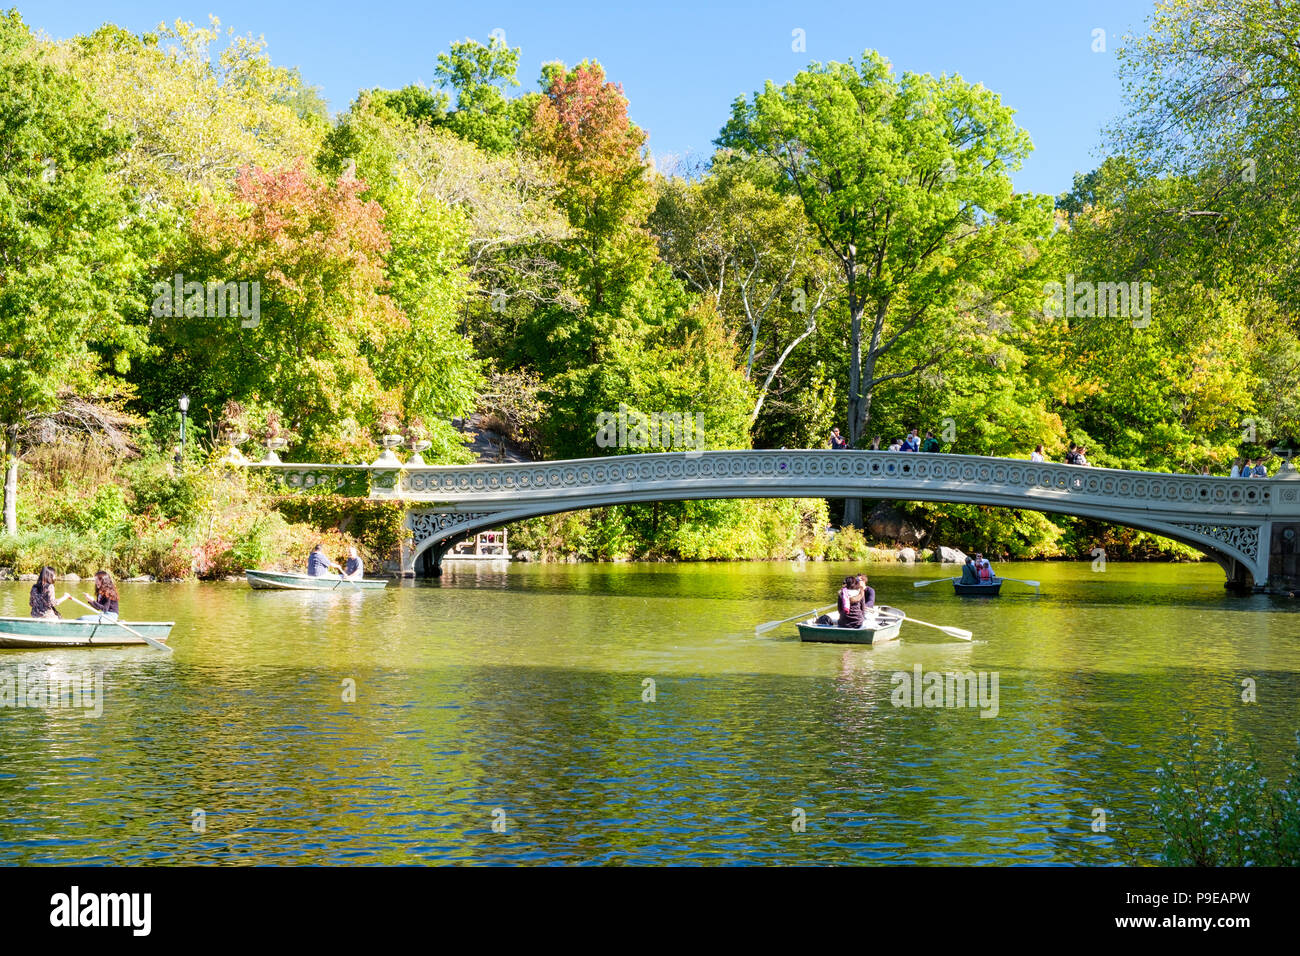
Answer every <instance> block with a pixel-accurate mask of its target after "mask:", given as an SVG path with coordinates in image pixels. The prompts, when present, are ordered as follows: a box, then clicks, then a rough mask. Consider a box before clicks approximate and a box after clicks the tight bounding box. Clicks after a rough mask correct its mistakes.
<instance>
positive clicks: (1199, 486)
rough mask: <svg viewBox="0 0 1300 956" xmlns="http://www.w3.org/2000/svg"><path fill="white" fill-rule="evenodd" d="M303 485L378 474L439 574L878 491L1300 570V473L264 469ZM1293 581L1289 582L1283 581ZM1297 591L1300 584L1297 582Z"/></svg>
mask: <svg viewBox="0 0 1300 956" xmlns="http://www.w3.org/2000/svg"><path fill="white" fill-rule="evenodd" d="M259 467H264V468H270V469H275V470H277V471H279V472H280V473H281V477H282V479H283V481H284V482H285V484H286V485H287V486H289V487H290V488H300V489H307V488H313V487H321V486H326V487H332V486H335V485H339V484H341V483H342V481H343V478H342V474H343V472H344V471H351V472H353V473H355V472H356V471H357V470H358V467H360V469H362V470H364V471H366V472H368V473H369V497H370V498H372V499H377V500H398V501H402V502H404V503H405V504H406V505H407V508H408V511H407V526H408V527H409V528H410V530H411V535H412V540H413V544H412V546H411V547H410V548H407V549H405V550H404V552H403V558H402V565H403V568H402V569H403V571H404V572H407V573H414V572H415V571H416V567H417V562H422V565H423V567H424V569H425V570H426V572H428V571H431V572H433V573H437V567H438V564H439V562H440V560H441V556H442V554H443V552H445V551H446V550H447V549H448V548H450V547H451V546H452V545H453V544H454V543H455V542H457V541H459V540H461V539H462V538H465V537H467V536H469V535H471V534H474V533H476V532H478V531H481V530H484V529H487V528H494V527H499V526H501V525H503V524H508V523H510V522H512V521H518V520H520V519H522V518H531V517H536V516H537V515H545V514H555V513H557V512H563V511H574V510H579V509H583V508H596V507H603V506H606V505H616V504H629V503H633V502H652V501H683V500H688V499H706V498H876V499H890V500H896V501H935V502H949V503H960V504H973V505H986V506H991V507H999V508H1021V509H1030V510H1034V511H1044V512H1052V513H1055V514H1063V515H1074V516H1077V517H1082V518H1093V519H1096V520H1098V521H1104V522H1108V523H1111V524H1117V525H1124V526H1127V527H1130V528H1139V529H1142V530H1144V531H1153V532H1155V533H1156V534H1160V535H1164V536H1165V537H1168V538H1173V539H1174V540H1176V541H1182V542H1185V543H1186V544H1189V545H1192V546H1194V547H1196V548H1199V549H1200V550H1201V551H1203V552H1205V553H1206V554H1207V555H1209V556H1210V557H1211V558H1213V559H1214V560H1215V561H1217V562H1218V563H1219V564H1220V565H1222V566H1223V569H1224V571H1225V572H1226V574H1227V576H1228V582H1229V584H1230V585H1233V586H1237V587H1243V588H1250V587H1255V588H1262V587H1265V586H1266V585H1268V584H1269V582H1270V567H1271V566H1272V570H1273V572H1274V573H1273V575H1272V578H1273V581H1274V583H1277V582H1279V581H1282V580H1283V579H1284V578H1285V579H1286V580H1287V581H1290V580H1291V579H1292V578H1293V576H1294V564H1295V560H1296V558H1295V551H1296V548H1295V544H1296V538H1297V534H1298V533H1300V475H1298V474H1297V472H1296V470H1295V468H1294V467H1291V466H1290V465H1289V464H1288V465H1287V467H1286V468H1285V469H1284V470H1283V473H1282V474H1281V475H1279V476H1278V477H1275V478H1268V479H1262V478H1217V477H1202V476H1197V475H1173V474H1161V473H1157V472H1143V471H1117V470H1114V469H1109V468H1094V467H1088V466H1078V465H1064V464H1056V463H1052V462H1028V461H1023V460H1019V459H1010V458H988V457H982V456H975V455H949V454H918V453H906V452H889V451H833V450H830V449H825V450H805V451H786V450H781V451H688V452H666V453H658V454H639V455H616V456H610V457H604V458H585V459H578V460H569V461H545V462H524V463H511V464H478V465H445V466H444V465H417V466H411V465H403V464H401V463H400V462H397V460H396V459H395V458H391V457H390V461H389V462H385V461H384V460H382V459H381V460H380V461H379V462H376V463H375V464H373V465H364V466H355V465H312V464H293V463H284V464H280V463H273V464H262V465H259ZM1279 586H1281V585H1279ZM1285 586H1288V587H1294V584H1292V583H1288V584H1286V585H1285Z"/></svg>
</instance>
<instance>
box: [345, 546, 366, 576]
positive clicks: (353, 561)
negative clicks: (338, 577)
mask: <svg viewBox="0 0 1300 956" xmlns="http://www.w3.org/2000/svg"><path fill="white" fill-rule="evenodd" d="M364 573H365V568H364V567H363V566H362V564H361V558H360V556H359V555H358V554H357V549H356V548H355V547H352V548H348V559H347V561H346V562H345V563H344V565H343V576H344V577H345V578H347V579H348V580H349V581H359V580H361V575H362V574H364Z"/></svg>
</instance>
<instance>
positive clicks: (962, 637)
mask: <svg viewBox="0 0 1300 956" xmlns="http://www.w3.org/2000/svg"><path fill="white" fill-rule="evenodd" d="M903 620H905V621H911V622H912V623H913V624H920V625H922V626H923V627H932V628H934V629H935V630H936V631H943V632H944V633H945V634H947V635H948V636H949V637H955V638H957V640H959V641H969V640H970V639H971V638H972V637H974V636H975V635H974V634H972V633H971V632H970V631H968V630H966V628H964V627H944V626H943V625H942V624H931V623H930V622H929V621H920V620H917V619H916V618H914V617H911V616H910V615H909V616H908V617H905V618H903Z"/></svg>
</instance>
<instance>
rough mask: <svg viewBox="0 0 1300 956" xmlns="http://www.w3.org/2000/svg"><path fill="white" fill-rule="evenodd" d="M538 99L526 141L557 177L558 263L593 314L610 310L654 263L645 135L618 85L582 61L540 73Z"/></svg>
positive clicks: (651, 196)
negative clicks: (563, 229) (561, 225)
mask: <svg viewBox="0 0 1300 956" xmlns="http://www.w3.org/2000/svg"><path fill="white" fill-rule="evenodd" d="M542 89H543V92H544V93H545V96H544V98H543V99H541V100H540V101H539V102H538V104H537V109H536V111H535V113H534V114H533V121H532V126H531V128H530V129H529V130H528V131H527V133H526V135H525V142H526V143H527V144H528V145H529V146H531V147H532V148H533V149H535V150H536V151H538V152H540V153H542V154H543V155H545V156H548V157H550V159H552V160H553V161H554V163H555V165H556V168H557V169H558V171H559V175H560V182H561V189H560V195H559V203H560V205H561V207H562V208H563V209H564V210H565V212H566V213H567V214H568V216H569V222H570V224H571V225H572V226H573V227H574V230H575V239H574V240H573V242H572V244H571V245H570V247H569V249H568V252H569V253H570V255H569V257H568V261H567V262H566V263H565V264H566V265H567V266H568V267H569V268H570V269H571V270H572V272H573V274H575V275H576V276H577V277H578V281H579V282H580V283H581V285H582V290H581V292H582V293H583V296H582V298H583V299H584V300H585V302H586V305H587V307H588V308H589V309H590V310H595V311H617V310H618V309H619V307H620V306H621V305H622V300H623V298H624V297H626V296H627V294H628V293H629V290H630V287H631V286H633V285H634V284H635V283H637V282H638V281H639V280H643V279H644V278H645V277H646V276H647V275H648V273H649V271H650V268H651V266H652V265H653V264H654V261H655V258H656V256H655V247H654V240H653V238H652V237H651V235H650V233H649V231H648V230H647V229H646V227H645V223H646V219H647V217H648V216H649V214H650V210H651V208H652V207H653V205H654V194H653V191H652V188H651V183H650V177H649V164H648V163H647V162H646V159H645V156H644V147H645V140H646V134H645V132H644V131H643V130H642V129H640V128H639V127H637V126H636V125H635V124H633V123H632V121H631V120H630V119H629V118H628V115H627V97H626V96H625V95H624V94H623V87H622V86H621V85H620V84H618V83H611V82H608V81H607V80H606V79H605V70H604V68H603V67H602V66H601V65H600V64H599V63H596V62H590V61H584V62H582V63H580V64H578V65H577V66H576V67H574V68H573V69H571V70H567V69H565V67H564V65H563V64H560V63H548V64H547V65H546V66H544V67H543V68H542Z"/></svg>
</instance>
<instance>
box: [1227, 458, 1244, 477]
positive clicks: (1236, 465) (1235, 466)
mask: <svg viewBox="0 0 1300 956" xmlns="http://www.w3.org/2000/svg"><path fill="white" fill-rule="evenodd" d="M1228 477H1229V478H1240V477H1241V459H1240V458H1234V459H1232V471H1230V472H1228Z"/></svg>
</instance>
